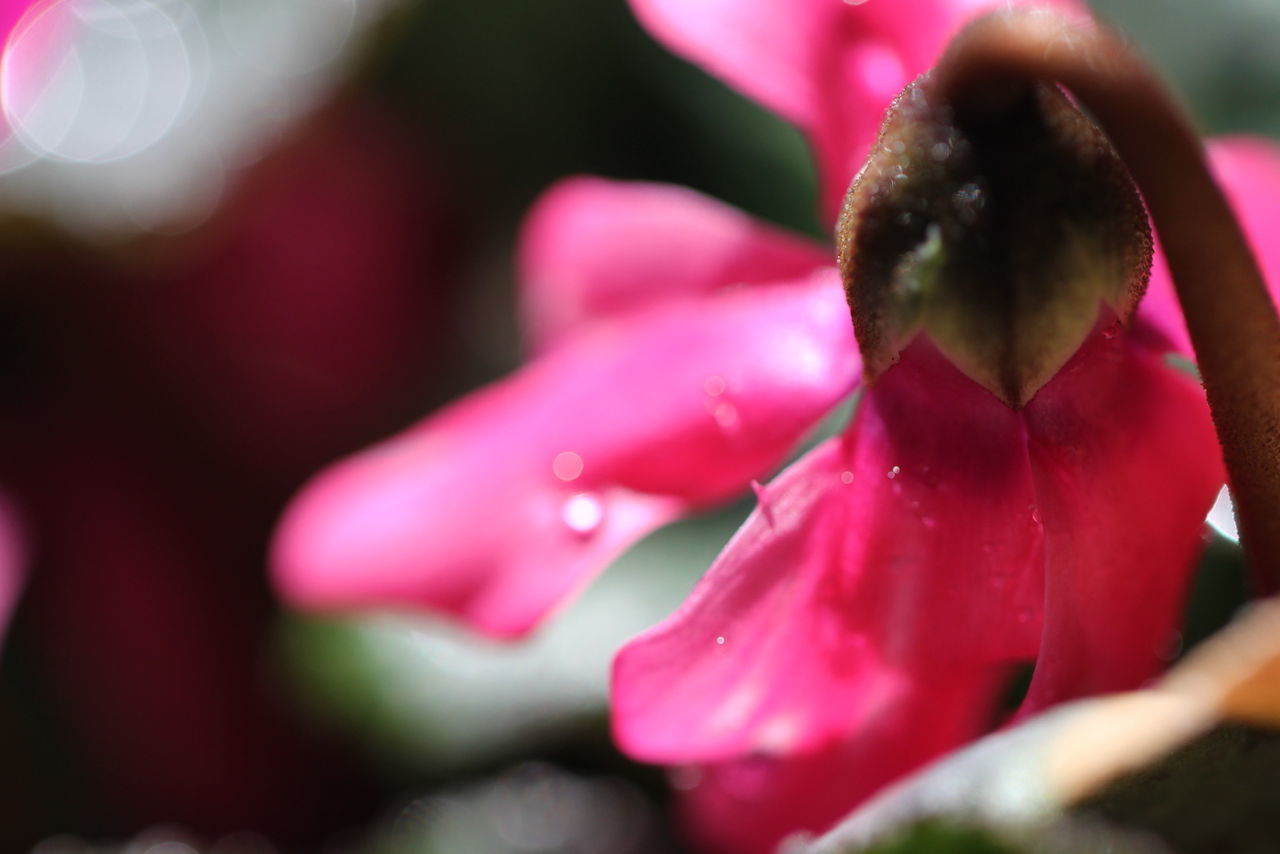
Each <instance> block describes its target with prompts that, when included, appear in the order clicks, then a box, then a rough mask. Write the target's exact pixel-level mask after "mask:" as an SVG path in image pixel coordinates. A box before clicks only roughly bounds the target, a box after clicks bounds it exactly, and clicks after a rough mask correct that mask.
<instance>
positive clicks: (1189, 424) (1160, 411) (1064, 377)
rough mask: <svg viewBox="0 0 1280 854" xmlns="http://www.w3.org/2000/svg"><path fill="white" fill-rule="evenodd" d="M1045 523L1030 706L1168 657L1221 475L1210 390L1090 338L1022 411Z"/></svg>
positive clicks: (1137, 352) (1131, 674)
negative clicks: (1041, 616)
mask: <svg viewBox="0 0 1280 854" xmlns="http://www.w3.org/2000/svg"><path fill="white" fill-rule="evenodd" d="M1026 420H1027V431H1028V439H1029V442H1028V444H1029V448H1030V453H1031V460H1032V470H1033V472H1034V473H1035V481H1036V492H1037V494H1038V495H1039V498H1040V512H1041V513H1042V514H1043V518H1044V525H1045V577H1046V581H1045V584H1046V589H1045V602H1046V605H1045V633H1044V639H1043V641H1042V645H1041V650H1040V656H1039V659H1038V660H1037V663H1036V672H1035V677H1034V679H1033V681H1032V685H1031V689H1030V692H1029V694H1028V696H1027V700H1026V703H1025V705H1024V709H1023V711H1024V712H1031V711H1035V710H1038V709H1041V708H1044V707H1046V706H1048V705H1051V704H1053V703H1058V702H1061V701H1063V700H1068V699H1074V698H1076V697H1081V696H1086V695H1089V694H1099V693H1104V692H1109V691H1120V690H1126V689H1131V688H1134V687H1137V686H1138V685H1140V684H1142V682H1143V681H1145V680H1146V679H1148V678H1150V677H1152V676H1154V675H1155V674H1156V673H1157V672H1159V670H1160V669H1161V668H1162V667H1163V666H1165V665H1166V664H1167V662H1168V655H1169V652H1170V650H1171V648H1172V646H1173V643H1174V640H1175V632H1176V630H1177V626H1178V624H1179V621H1180V618H1181V615H1182V609H1183V605H1184V599H1185V597H1186V594H1187V590H1188V588H1189V586H1190V580H1191V577H1190V576H1191V571H1192V570H1193V568H1194V566H1195V562H1196V559H1197V557H1198V555H1199V553H1200V551H1201V549H1202V548H1203V546H1204V540H1203V529H1204V526H1203V520H1204V516H1205V514H1206V513H1207V512H1208V510H1209V507H1210V506H1211V505H1212V504H1213V500H1214V496H1215V495H1216V493H1217V491H1218V487H1219V486H1220V485H1221V484H1222V480H1223V476H1224V475H1223V471H1222V465H1221V462H1220V454H1219V450H1218V445H1217V440H1216V436H1215V434H1214V431H1213V425H1212V423H1211V421H1210V419H1209V409H1208V405H1207V404H1206V403H1205V399H1204V393H1203V391H1202V390H1201V389H1200V388H1199V386H1198V385H1197V384H1196V383H1195V382H1194V381H1193V380H1192V379H1190V378H1189V377H1187V376H1185V375H1183V374H1181V373H1179V372H1176V371H1175V370H1174V369H1172V368H1170V367H1168V366H1166V365H1165V364H1163V363H1162V362H1161V361H1160V359H1159V357H1158V356H1156V355H1155V354H1152V353H1150V352H1147V351H1145V350H1144V349H1142V348H1140V347H1138V346H1136V345H1135V344H1133V343H1132V342H1130V341H1128V340H1126V339H1125V338H1124V337H1123V336H1119V335H1115V336H1113V337H1110V338H1108V337H1107V336H1106V335H1098V336H1095V337H1094V338H1093V339H1092V340H1091V341H1090V342H1089V343H1087V344H1086V345H1085V348H1084V349H1083V350H1082V351H1081V352H1080V353H1079V354H1077V356H1076V357H1075V359H1074V360H1073V361H1072V362H1071V363H1069V364H1068V365H1067V366H1066V367H1065V368H1064V369H1063V370H1062V372H1061V373H1059V374H1058V376H1057V377H1056V378H1055V379H1054V381H1053V383H1051V384H1050V385H1049V386H1047V387H1046V388H1045V389H1044V390H1043V391H1042V392H1041V393H1040V395H1039V396H1037V397H1036V399H1035V400H1033V401H1032V402H1031V404H1030V405H1029V406H1028V407H1027V409H1026Z"/></svg>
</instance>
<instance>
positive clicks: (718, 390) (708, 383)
mask: <svg viewBox="0 0 1280 854" xmlns="http://www.w3.org/2000/svg"><path fill="white" fill-rule="evenodd" d="M728 388H729V384H728V383H727V382H725V379H724V377H722V376H719V375H716V374H712V375H711V376H709V377H707V378H706V379H705V380H703V381H702V390H703V391H705V392H706V393H707V396H708V397H719V396H720V395H722V394H724V393H725V390H726V389H728Z"/></svg>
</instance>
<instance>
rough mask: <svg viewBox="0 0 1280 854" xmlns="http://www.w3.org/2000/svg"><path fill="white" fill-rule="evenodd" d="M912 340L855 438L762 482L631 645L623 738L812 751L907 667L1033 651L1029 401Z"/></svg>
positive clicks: (891, 690)
mask: <svg viewBox="0 0 1280 854" xmlns="http://www.w3.org/2000/svg"><path fill="white" fill-rule="evenodd" d="M913 350H914V352H912V353H911V354H910V355H909V357H908V358H904V359H903V361H902V362H901V363H900V364H899V365H898V366H897V367H896V368H895V369H894V370H892V371H890V372H889V373H888V374H886V375H885V376H884V377H883V378H881V379H880V380H879V381H877V382H876V384H875V385H873V386H871V387H870V388H868V389H867V390H866V391H865V392H864V394H863V399H862V401H861V402H860V404H859V407H858V412H857V415H856V416H855V419H854V422H853V424H852V425H851V426H850V428H849V431H848V434H847V435H846V436H845V438H844V439H843V440H831V441H829V442H828V443H827V444H825V445H823V446H822V447H820V448H819V449H817V450H815V451H813V452H811V453H810V454H809V455H808V456H807V457H805V458H804V459H803V460H801V461H800V462H798V463H796V464H795V465H794V466H792V467H791V468H790V469H788V470H787V471H786V472H785V473H784V474H783V475H782V476H780V477H779V478H778V479H777V481H776V482H775V483H773V484H771V485H770V486H769V487H768V488H767V490H765V491H764V493H763V494H762V496H761V499H760V507H759V508H758V509H757V510H756V511H755V513H753V514H752V516H751V518H750V519H749V520H748V521H747V523H746V524H745V525H744V526H743V529H742V530H741V531H740V532H739V533H738V535H737V536H736V537H735V538H734V539H733V541H732V542H731V543H730V544H729V546H728V547H727V548H726V550H725V552H724V553H723V554H722V555H721V557H720V558H719V559H718V560H717V562H716V563H715V565H713V566H712V568H711V570H710V572H708V574H707V575H706V577H705V578H704V579H703V580H702V582H701V583H700V584H699V586H698V588H697V589H696V590H695V592H694V593H693V595H692V596H691V597H690V599H689V600H688V602H687V603H686V604H685V605H684V606H683V607H682V608H681V609H680V610H679V611H677V612H676V614H674V615H673V616H672V617H670V618H669V619H668V620H667V621H665V622H664V623H662V624H661V625H660V626H658V627H657V628H655V629H652V630H650V631H649V632H648V633H646V634H644V635H641V636H640V637H639V638H637V639H635V640H633V641H631V642H630V643H629V644H627V646H626V647H624V648H623V650H622V651H621V652H620V653H619V655H618V658H617V662H616V665H615V670H614V694H613V706H614V721H615V733H616V737H617V740H618V743H619V744H620V745H621V746H622V747H623V749H624V750H626V751H627V752H628V753H629V754H631V755H633V756H635V757H637V758H639V759H644V760H647V761H653V762H665V763H676V762H707V761H716V760H722V759H726V758H730V757H733V756H735V755H743V754H747V753H751V752H753V751H761V752H767V753H771V754H788V753H798V752H805V751H809V750H813V749H816V748H817V747H819V746H820V745H822V744H824V743H827V742H829V741H832V740H835V739H840V738H844V737H846V736H848V735H849V734H850V733H853V732H859V731H860V729H861V725H862V721H864V720H866V719H869V718H874V716H875V715H876V714H878V710H879V709H880V708H881V706H882V705H883V704H885V703H888V702H891V700H892V698H893V697H895V696H896V695H897V694H899V693H900V692H902V691H904V690H910V689H909V688H907V687H904V685H903V683H904V681H906V680H910V679H922V680H924V681H929V679H930V678H932V677H935V676H937V677H940V675H941V674H942V673H943V672H945V671H951V670H953V669H955V668H957V667H961V668H968V669H970V670H972V669H981V668H985V667H990V666H992V665H993V664H1001V665H1002V664H1004V663H1006V662H1014V661H1018V660H1025V659H1031V658H1033V657H1034V656H1035V651H1036V646H1037V642H1038V638H1039V632H1040V601H1041V598H1042V594H1041V590H1042V588H1041V579H1040V576H1039V573H1038V567H1039V564H1040V560H1041V552H1040V546H1041V531H1040V527H1039V525H1038V523H1036V522H1035V521H1034V518H1033V514H1034V508H1033V506H1032V505H1033V502H1034V498H1035V493H1034V491H1033V488H1032V482H1031V472H1030V469H1029V467H1028V462H1027V458H1026V455H1025V453H1024V454H1018V453H1016V452H1012V451H1013V449H1015V448H1017V447H1018V445H1019V444H1020V442H1021V436H1022V429H1023V428H1022V424H1021V419H1020V417H1019V415H1018V413H1016V412H1014V411H1013V410H1011V409H1009V408H1008V407H1007V406H1005V405H1004V404H1002V403H1001V402H1000V401H998V400H996V399H995V398H994V397H993V396H992V395H990V394H989V393H988V392H986V391H985V390H984V389H982V388H980V387H979V386H978V385H977V384H975V383H973V382H972V381H970V380H969V379H967V378H966V377H964V376H963V375H961V374H960V373H959V372H958V371H957V370H956V369H955V368H953V367H952V366H951V365H950V364H949V363H947V362H946V361H945V360H943V359H942V358H941V357H940V356H938V355H937V354H936V352H933V351H932V348H931V346H929V345H927V344H924V343H923V342H922V343H921V344H917V345H916V346H915V347H914V348H913ZM907 674H910V675H907Z"/></svg>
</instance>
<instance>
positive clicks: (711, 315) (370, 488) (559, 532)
mask: <svg viewBox="0 0 1280 854" xmlns="http://www.w3.org/2000/svg"><path fill="white" fill-rule="evenodd" d="M856 371H857V358H856V353H855V349H854V345H853V340H852V331H851V330H850V328H849V322H848V313H847V310H846V308H845V306H844V301H843V296H842V293H841V291H840V289H839V287H838V286H837V285H836V283H835V273H834V271H832V270H826V271H821V272H819V273H815V274H813V275H812V276H811V277H809V278H807V279H806V280H803V281H797V282H791V283H785V284H778V285H773V286H768V287H765V286H760V287H757V288H753V289H747V290H741V289H738V290H727V291H721V292H719V293H716V294H713V295H710V296H705V297H690V298H685V299H678V300H677V299H670V300H667V301H665V302H663V303H662V304H659V305H656V306H654V307H653V308H651V309H647V310H642V311H638V312H633V313H630V314H628V315H626V316H624V317H620V318H618V319H617V320H614V321H610V322H600V323H597V324H595V325H593V326H592V327H591V328H590V329H589V330H587V331H586V332H584V333H583V334H581V335H578V336H575V337H573V338H571V339H569V340H566V341H565V342H563V343H562V345H561V346H559V347H558V348H556V349H554V350H553V351H552V352H550V353H549V354H548V355H546V356H543V357H541V358H539V359H537V360H535V361H533V362H532V363H530V364H529V365H527V366H526V367H525V368H523V369H522V370H521V371H519V372H518V373H516V374H515V375H513V376H512V377H510V378H508V379H506V380H503V381H500V382H498V383H495V384H494V385H491V386H489V387H488V388H486V389H483V390H481V391H480V392H477V393H475V394H473V395H472V396H470V397H468V398H466V399H464V400H463V401H461V402H459V403H457V404H455V405H454V406H452V407H450V408H448V409H446V410H444V411H443V412H441V413H439V414H438V415H436V416H433V417H431V418H428V419H427V420H426V421H424V422H422V423H421V424H420V425H419V426H417V427H415V428H413V429H411V430H409V431H407V432H406V433H404V434H402V435H401V436H399V437H397V438H395V439H392V440H391V441H389V442H387V443H385V444H384V445H382V446H379V447H375V448H373V449H371V450H369V451H366V452H364V453H363V454H361V455H359V456H356V457H354V458H352V459H350V460H348V461H346V462H343V463H340V464H338V465H337V466H335V467H333V468H332V469H330V470H329V471H327V472H324V473H322V474H321V475H320V476H319V477H318V478H317V479H316V480H315V481H314V482H313V483H312V484H311V485H310V486H308V487H307V488H305V489H304V490H303V492H302V494H301V495H300V496H299V497H298V498H297V499H296V500H295V503H294V505H293V506H292V508H291V509H290V511H289V512H288V514H287V515H286V518H285V520H284V522H283V524H282V528H281V530H280V533H279V535H278V539H277V543H276V549H275V566H276V580H277V583H278V585H279V586H280V588H281V589H282V590H283V591H284V593H285V595H286V596H288V597H289V598H290V599H292V600H293V601H295V602H298V603H301V604H305V605H308V606H312V607H351V606H359V605H375V604H377V605H386V604H396V603H409V604H416V605H423V606H429V607H433V608H437V609H441V610H444V611H446V612H448V613H451V614H454V615H456V616H459V617H461V618H463V619H465V620H467V621H468V622H470V623H471V624H472V625H474V626H476V627H478V628H480V629H482V630H484V631H487V632H490V633H494V634H498V635H514V634H518V633H521V632H524V631H526V630H528V629H529V628H530V627H531V626H532V625H533V624H534V622H535V621H536V620H538V619H539V618H540V617H542V616H543V615H544V614H545V613H546V612H547V611H548V610H549V609H550V608H552V607H554V606H555V605H556V604H557V603H558V602H560V601H561V600H562V599H563V598H564V597H565V596H567V595H568V594H569V593H571V592H572V591H574V590H575V589H577V588H578V587H579V586H580V585H581V584H582V583H584V582H585V581H586V580H587V579H588V578H590V577H591V576H592V575H594V574H595V573H596V572H597V571H599V570H600V569H602V568H603V567H604V565H605V564H607V563H608V561H609V560H611V559H612V558H613V557H614V556H615V555H616V554H618V553H619V552H620V551H621V550H623V549H624V548H625V547H626V546H628V545H629V544H631V543H632V542H634V541H635V540H636V539H638V538H639V537H641V536H643V535H644V534H646V533H648V532H649V531H651V530H653V529H654V528H655V527H657V526H659V525H661V524H663V523H665V522H667V521H669V520H670V519H672V518H674V517H675V516H676V515H678V514H679V513H681V512H684V511H685V510H687V509H688V508H690V507H697V506H703V505H706V504H709V503H712V502H716V501H721V500H724V499H726V498H728V497H730V496H732V495H733V494H735V493H736V492H737V491H739V490H740V489H742V488H743V487H744V486H745V485H746V484H747V483H748V482H749V481H750V480H751V479H752V478H755V477H761V476H763V475H764V474H766V473H767V472H769V471H770V470H772V469H773V468H774V467H776V466H777V465H778V464H779V463H780V462H781V460H782V458H783V457H784V456H785V454H786V453H787V452H788V451H789V450H790V449H791V448H792V447H793V446H794V444H795V443H796V441H797V440H798V439H799V438H800V436H801V435H802V434H803V433H804V432H805V431H806V430H807V429H808V428H809V427H810V426H811V425H812V424H813V423H814V422H815V421H816V420H817V419H818V418H820V417H821V416H822V414H823V413H825V412H826V411H827V410H828V409H830V408H831V407H832V406H834V405H835V404H836V403H837V402H838V401H839V400H840V399H841V398H842V397H843V396H844V395H845V394H847V393H848V392H849V390H850V389H851V388H852V385H853V383H854V380H855V378H856Z"/></svg>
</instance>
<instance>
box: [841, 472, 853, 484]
mask: <svg viewBox="0 0 1280 854" xmlns="http://www.w3.org/2000/svg"><path fill="white" fill-rule="evenodd" d="M840 482H841V483H844V484H850V483H853V472H851V471H842V472H840Z"/></svg>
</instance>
